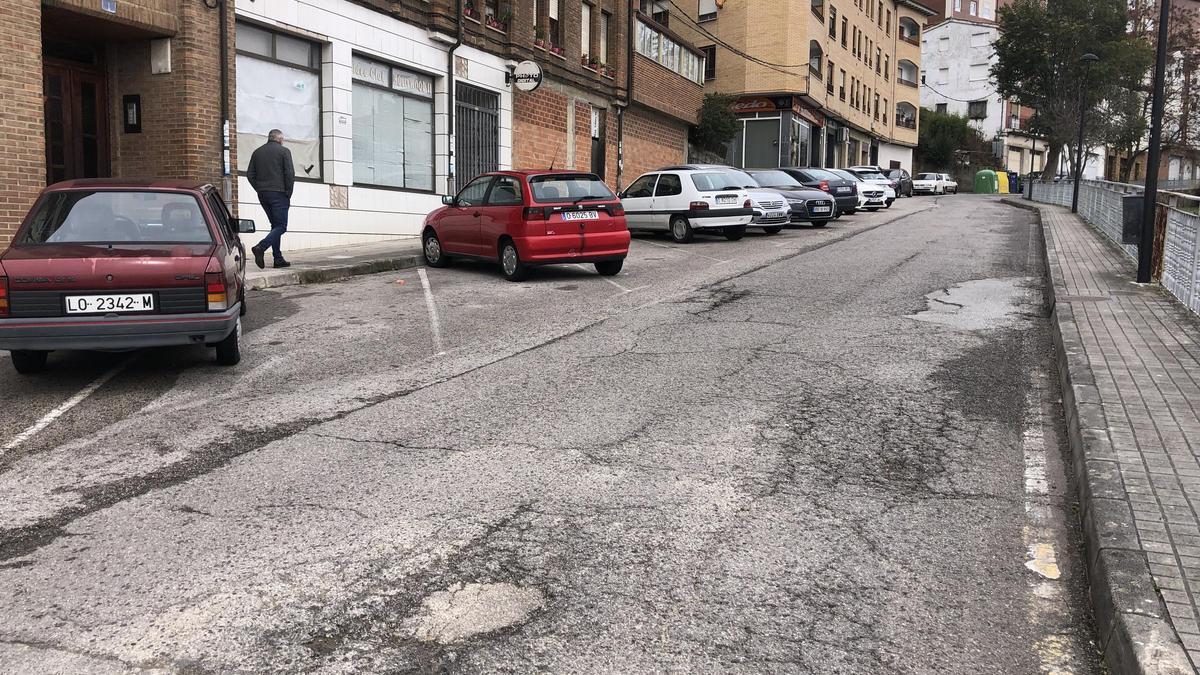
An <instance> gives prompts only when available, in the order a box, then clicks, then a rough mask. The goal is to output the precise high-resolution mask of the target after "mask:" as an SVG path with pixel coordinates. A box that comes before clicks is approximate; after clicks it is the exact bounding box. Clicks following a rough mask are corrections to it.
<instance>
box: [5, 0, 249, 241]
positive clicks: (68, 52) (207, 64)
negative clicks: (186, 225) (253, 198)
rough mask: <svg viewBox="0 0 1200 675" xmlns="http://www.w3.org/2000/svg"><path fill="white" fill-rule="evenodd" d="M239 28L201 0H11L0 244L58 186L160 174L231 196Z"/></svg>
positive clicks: (228, 16) (217, 7)
mask: <svg viewBox="0 0 1200 675" xmlns="http://www.w3.org/2000/svg"><path fill="white" fill-rule="evenodd" d="M233 25H234V19H233V12H232V11H227V9H225V8H222V6H221V5H218V4H213V3H209V4H207V5H206V4H205V3H202V2H192V1H191V0H121V1H120V2H116V1H114V0H44V1H43V0H6V1H5V2H4V3H0V134H2V135H3V138H4V139H5V140H4V143H3V144H0V183H2V184H3V187H2V188H0V246H2V245H4V244H6V243H7V242H8V240H9V239H10V238H11V236H12V234H13V232H14V231H15V230H16V228H17V226H18V225H19V224H20V221H21V219H22V218H23V217H24V215H25V213H26V211H27V210H28V209H29V207H30V206H31V205H32V203H33V201H34V199H35V198H36V197H37V194H38V192H39V191H40V190H41V189H42V187H44V186H45V185H46V184H47V183H53V182H58V181H61V180H67V179H73V178H94V177H108V176H147V175H151V176H159V177H163V178H186V179H199V180H204V181H211V182H212V183H214V184H217V185H223V186H224V188H225V191H226V194H227V195H231V194H232V192H233V187H234V186H233V184H232V181H230V180H228V177H229V174H230V172H229V171H228V170H227V160H226V157H227V156H228V157H230V158H232V157H233V156H234V155H235V153H236V139H234V138H232V137H230V138H229V139H228V143H226V140H225V139H226V134H225V130H226V129H227V128H229V127H227V126H226V121H228V122H229V123H230V124H232V123H233V120H234V114H233V110H232V93H231V89H232V78H233V59H232V56H231V55H229V54H228V53H227V54H226V58H225V59H222V52H221V50H220V47H221V45H222V44H223V43H225V44H232V40H233ZM223 60H224V64H223V63H222V61H223ZM227 153H228V155H227Z"/></svg>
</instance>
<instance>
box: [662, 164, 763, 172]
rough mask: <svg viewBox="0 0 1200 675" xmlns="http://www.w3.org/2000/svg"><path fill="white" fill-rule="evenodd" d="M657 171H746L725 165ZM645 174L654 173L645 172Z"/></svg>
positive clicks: (679, 166)
mask: <svg viewBox="0 0 1200 675" xmlns="http://www.w3.org/2000/svg"><path fill="white" fill-rule="evenodd" d="M658 170H659V171H713V170H717V171H746V169H739V168H738V167H736V166H727V165H725V164H676V165H673V166H664V167H663V168H661V169H658ZM647 173H654V172H653V171H647Z"/></svg>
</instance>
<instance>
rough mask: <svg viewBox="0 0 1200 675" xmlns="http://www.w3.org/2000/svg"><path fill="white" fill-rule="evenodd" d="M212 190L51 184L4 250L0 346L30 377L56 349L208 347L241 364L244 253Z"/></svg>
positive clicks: (184, 185)
mask: <svg viewBox="0 0 1200 675" xmlns="http://www.w3.org/2000/svg"><path fill="white" fill-rule="evenodd" d="M253 231H254V223H253V221H249V220H235V219H234V218H233V217H232V216H230V214H229V210H228V209H227V208H226V207H225V203H224V201H222V200H221V197H220V195H219V194H218V193H217V191H216V190H215V189H213V187H212V186H211V185H204V184H197V183H188V182H178V181H152V180H144V181H129V180H110V179H89V180H77V181H68V182H65V183H58V184H55V185H51V186H50V187H48V188H46V189H45V190H44V191H43V192H42V194H41V197H39V198H38V200H37V202H36V203H35V204H34V205H33V208H32V209H31V210H30V212H29V214H28V215H27V216H26V217H25V220H24V222H23V223H22V224H21V227H20V228H19V229H18V230H17V233H16V236H15V237H13V241H12V243H11V244H10V245H9V247H8V249H7V250H6V251H4V253H3V254H2V255H0V349H7V350H9V351H10V352H12V362H13V366H15V367H16V369H17V371H18V372H21V373H34V372H38V371H41V370H43V369H44V368H45V366H46V354H47V353H48V352H50V351H53V350H60V349H83V350H103V351H124V350H130V349H137V348H141V347H157V346H167V345H187V344H204V345H209V346H213V347H216V350H217V362H218V363H220V364H222V365H234V364H236V363H237V362H238V361H240V360H241V350H240V347H239V344H238V342H239V340H240V337H241V319H240V318H239V317H240V316H241V315H243V314H245V308H246V304H245V278H246V252H245V247H244V246H243V245H242V242H241V240H240V239H239V236H238V235H239V233H241V234H245V233H250V232H253Z"/></svg>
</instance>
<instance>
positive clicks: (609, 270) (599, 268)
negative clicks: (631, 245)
mask: <svg viewBox="0 0 1200 675" xmlns="http://www.w3.org/2000/svg"><path fill="white" fill-rule="evenodd" d="M624 266H625V261H624V260H603V261H601V262H598V263H596V272H597V273H598V274H599V275H600V276H602V277H615V276H617V275H618V274H620V272H621V268H622V267H624Z"/></svg>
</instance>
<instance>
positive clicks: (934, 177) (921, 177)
mask: <svg viewBox="0 0 1200 675" xmlns="http://www.w3.org/2000/svg"><path fill="white" fill-rule="evenodd" d="M937 179H938V175H937V174H936V173H919V174H917V180H937Z"/></svg>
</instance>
